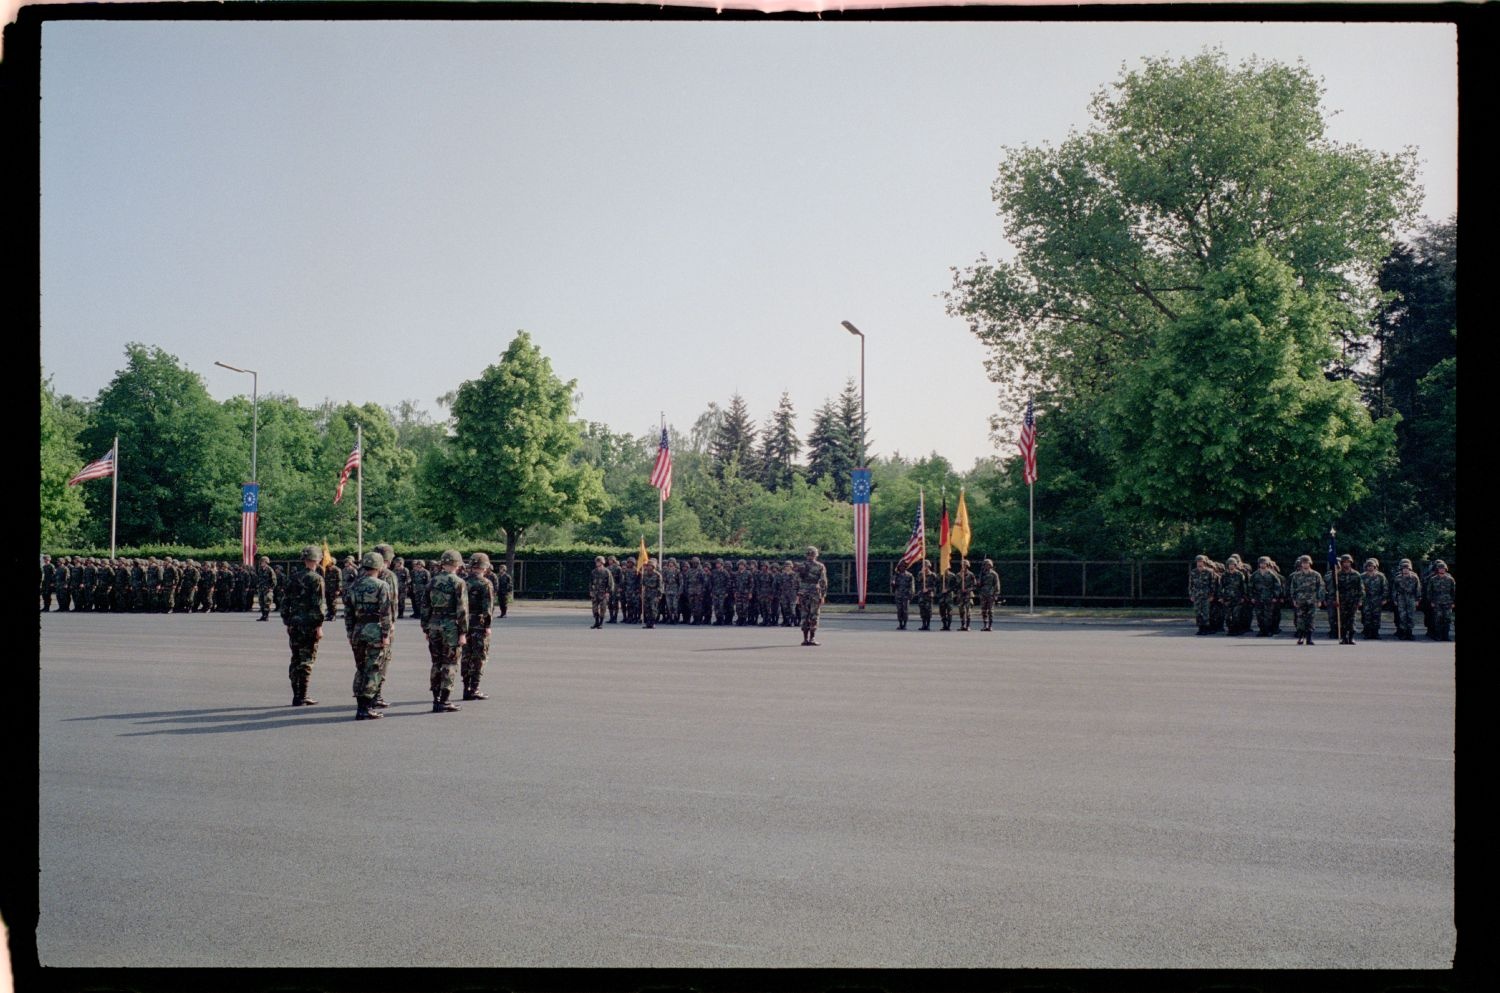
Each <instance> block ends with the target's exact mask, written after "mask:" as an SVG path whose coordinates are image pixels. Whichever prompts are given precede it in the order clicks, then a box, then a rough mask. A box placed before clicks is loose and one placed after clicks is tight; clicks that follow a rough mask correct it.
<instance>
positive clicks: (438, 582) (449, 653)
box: [422, 548, 469, 714]
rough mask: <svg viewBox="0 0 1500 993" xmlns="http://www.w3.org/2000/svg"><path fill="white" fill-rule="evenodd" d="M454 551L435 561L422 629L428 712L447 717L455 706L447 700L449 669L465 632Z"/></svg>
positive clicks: (465, 600)
mask: <svg viewBox="0 0 1500 993" xmlns="http://www.w3.org/2000/svg"><path fill="white" fill-rule="evenodd" d="M462 561H463V560H462V558H460V556H459V554H458V552H457V551H455V550H454V549H451V548H450V549H448V550H447V551H446V552H444V553H443V554H442V557H441V558H440V559H438V567H439V568H440V569H442V571H441V572H439V573H438V574H437V575H436V576H434V577H433V578H432V585H431V586H429V587H428V588H427V617H426V619H425V620H424V621H423V622H422V627H423V628H424V629H425V630H426V632H427V650H428V651H429V652H430V653H431V655H432V676H431V680H430V685H431V688H432V712H433V713H434V714H450V713H453V712H454V711H456V710H458V709H459V707H458V704H456V703H450V702H449V701H448V694H449V693H451V692H452V691H453V670H454V668H455V667H456V665H457V663H458V653H459V651H460V650H461V649H462V648H463V647H464V642H465V640H466V635H467V634H468V630H469V596H468V591H467V590H465V589H464V584H463V581H462V580H460V579H459V578H458V576H457V573H458V566H459V563H460V562H462Z"/></svg>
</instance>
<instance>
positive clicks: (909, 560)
mask: <svg viewBox="0 0 1500 993" xmlns="http://www.w3.org/2000/svg"><path fill="white" fill-rule="evenodd" d="M925 501H926V497H925V495H924V494H923V493H922V491H921V490H918V491H917V519H916V520H915V521H914V522H912V526H911V538H909V539H908V540H907V542H906V554H905V555H903V556H901V564H902V565H905V566H912V565H915V564H917V563H918V562H920V561H922V560H923V559H925V558H926V557H927V515H926V514H925V513H924V512H923V510H924V507H923V504H924V503H925Z"/></svg>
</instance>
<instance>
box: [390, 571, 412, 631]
mask: <svg viewBox="0 0 1500 993" xmlns="http://www.w3.org/2000/svg"><path fill="white" fill-rule="evenodd" d="M391 572H393V573H395V574H396V588H397V589H399V590H400V591H401V597H400V599H398V600H397V601H396V620H398V621H399V620H401V619H402V618H404V617H405V616H406V601H407V600H410V599H411V570H410V569H408V568H407V567H406V562H405V560H404V559H402V558H401V556H399V555H397V556H396V561H395V562H394V563H393V564H392V565H391Z"/></svg>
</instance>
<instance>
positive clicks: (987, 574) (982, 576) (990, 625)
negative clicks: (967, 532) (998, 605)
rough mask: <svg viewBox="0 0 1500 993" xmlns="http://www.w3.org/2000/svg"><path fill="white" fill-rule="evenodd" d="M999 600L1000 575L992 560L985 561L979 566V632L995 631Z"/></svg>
mask: <svg viewBox="0 0 1500 993" xmlns="http://www.w3.org/2000/svg"><path fill="white" fill-rule="evenodd" d="M999 599H1000V573H998V572H996V571H995V563H994V562H993V561H992V560H990V559H985V560H984V561H983V562H982V563H980V566H979V620H980V621H982V622H983V623H984V627H983V628H981V629H980V630H982V631H993V630H994V629H995V601H997V600H999ZM903 626H904V625H903Z"/></svg>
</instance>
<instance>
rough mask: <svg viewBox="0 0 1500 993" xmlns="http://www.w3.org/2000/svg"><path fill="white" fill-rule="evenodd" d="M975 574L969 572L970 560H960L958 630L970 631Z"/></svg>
mask: <svg viewBox="0 0 1500 993" xmlns="http://www.w3.org/2000/svg"><path fill="white" fill-rule="evenodd" d="M975 585H976V584H975V582H974V573H972V572H970V571H969V560H968V559H959V560H958V629H959V630H960V631H967V630H969V607H970V606H971V605H972V604H973V602H974V586H975Z"/></svg>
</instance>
